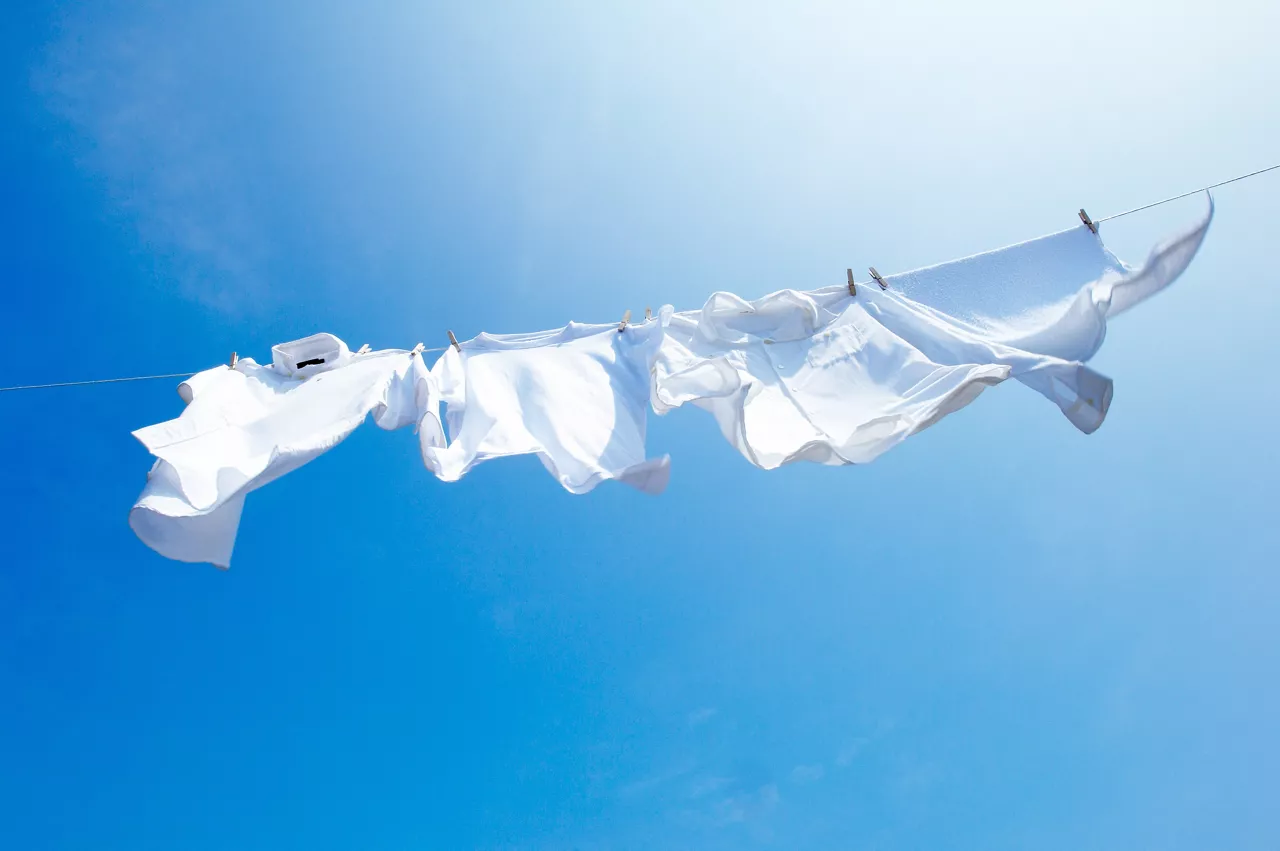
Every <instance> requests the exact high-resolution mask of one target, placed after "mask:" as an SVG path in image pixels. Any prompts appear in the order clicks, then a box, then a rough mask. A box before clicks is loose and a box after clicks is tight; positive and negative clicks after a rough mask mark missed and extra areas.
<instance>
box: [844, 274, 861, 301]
mask: <svg viewBox="0 0 1280 851" xmlns="http://www.w3.org/2000/svg"><path fill="white" fill-rule="evenodd" d="M844 271H845V274H846V275H848V276H849V295H857V294H858V285H857V284H855V283H854V282H853V270H852V269H845V270H844Z"/></svg>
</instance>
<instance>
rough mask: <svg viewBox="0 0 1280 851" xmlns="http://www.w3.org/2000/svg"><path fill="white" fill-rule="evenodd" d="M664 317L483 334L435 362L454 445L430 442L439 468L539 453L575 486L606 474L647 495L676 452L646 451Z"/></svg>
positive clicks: (447, 471)
mask: <svg viewBox="0 0 1280 851" xmlns="http://www.w3.org/2000/svg"><path fill="white" fill-rule="evenodd" d="M661 342H662V324H661V323H660V322H659V321H658V320H649V321H646V322H644V323H641V324H638V325H628V326H627V327H626V328H625V330H623V331H621V332H620V331H619V330H618V326H616V325H580V324H578V323H570V324H569V325H567V326H565V327H564V328H561V329H559V330H556V331H543V332H537V333H533V334H510V335H494V334H481V335H480V336H478V337H476V338H475V339H474V340H470V341H468V342H466V343H463V344H462V350H461V351H456V350H454V349H452V348H450V349H449V350H448V351H446V352H445V354H444V355H443V356H442V357H441V358H440V360H439V361H437V362H436V365H435V366H434V367H433V368H432V374H433V375H434V376H435V378H436V380H437V383H438V386H439V388H440V393H441V397H442V398H443V400H444V402H445V403H446V405H447V409H446V410H447V413H446V417H445V418H446V421H447V422H448V425H449V438H450V440H449V445H448V446H447V447H439V446H434V445H424V446H423V452H422V454H423V460H424V461H425V462H426V465H427V467H428V468H430V469H431V470H432V471H433V472H434V473H435V474H436V475H437V476H439V477H440V478H441V479H443V480H444V481H447V482H452V481H457V480H458V479H459V478H461V477H462V476H463V475H464V474H465V473H466V472H467V471H468V470H470V469H471V468H472V467H473V466H475V465H476V464H479V463H481V462H483V461H487V460H489V459H491V458H502V457H506V456H509V455H526V454H532V455H537V456H538V458H539V459H541V461H542V463H543V465H544V466H545V467H546V468H547V470H548V471H549V472H550V473H551V475H553V476H555V477H556V480H557V481H559V482H560V484H561V485H563V486H564V487H565V489H566V490H568V491H570V492H572V493H585V492H587V491H589V490H591V489H592V488H594V487H595V486H596V485H597V484H598V483H600V482H601V481H603V480H605V479H617V480H619V481H622V482H626V483H627V484H629V485H632V486H633V487H635V488H638V489H639V490H642V491H645V492H647V493H660V492H661V491H662V490H663V489H664V488H665V487H666V485H667V478H668V475H669V464H670V461H669V459H668V458H667V457H666V456H663V457H662V458H657V459H653V460H646V458H645V417H646V413H647V407H648V398H649V370H650V366H651V365H652V363H653V359H654V357H655V356H656V354H657V350H658V346H659V345H660V344H661Z"/></svg>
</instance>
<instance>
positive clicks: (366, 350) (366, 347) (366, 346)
mask: <svg viewBox="0 0 1280 851" xmlns="http://www.w3.org/2000/svg"><path fill="white" fill-rule="evenodd" d="M370 351H371V349H370V348H369V344H368V343H365V344H364V345H363V346H361V347H360V350H359V351H357V352H356V354H358V355H364V354H368V353H369V352H370Z"/></svg>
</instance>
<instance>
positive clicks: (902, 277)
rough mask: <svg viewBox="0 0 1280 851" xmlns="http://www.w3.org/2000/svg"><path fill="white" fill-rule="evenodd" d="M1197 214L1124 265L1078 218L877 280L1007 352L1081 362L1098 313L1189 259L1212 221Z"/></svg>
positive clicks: (1096, 342) (1099, 332) (1092, 350)
mask: <svg viewBox="0 0 1280 851" xmlns="http://www.w3.org/2000/svg"><path fill="white" fill-rule="evenodd" d="M1205 198H1206V210H1205V214H1204V216H1203V217H1202V218H1201V219H1200V220H1199V221H1197V222H1195V223H1194V224H1193V225H1191V226H1190V227H1188V228H1186V229H1185V230H1183V231H1181V232H1179V233H1177V234H1175V235H1174V236H1172V237H1170V238H1169V239H1166V240H1164V241H1162V242H1160V243H1159V244H1157V245H1156V246H1155V247H1154V248H1152V250H1151V253H1150V255H1149V256H1148V258H1147V262H1146V263H1145V264H1143V265H1142V266H1141V267H1139V268H1136V269H1135V268H1133V267H1131V266H1129V265H1128V264H1127V263H1125V262H1124V261H1123V260H1121V259H1120V258H1118V257H1116V256H1115V255H1114V254H1113V253H1111V251H1110V250H1109V249H1108V248H1107V247H1106V245H1105V244H1104V243H1103V241H1102V236H1101V234H1100V233H1093V232H1091V231H1090V230H1089V229H1088V228H1087V227H1085V226H1084V225H1079V226H1078V227H1074V228H1072V229H1070V230H1065V231H1062V232H1060V233H1056V234H1051V235H1049V236H1044V237H1040V238H1039V239H1033V240H1029V241H1027V242H1023V243H1019V244H1017V245H1012V246H1009V247H1007V248H1001V249H997V250H995V251H987V252H985V253H982V254H975V255H973V256H972V257H964V258H961V259H959V260H951V261H949V262H946V263H941V264H939V265H937V266H929V267H927V268H924V269H917V270H916V271H913V272H904V273H902V274H898V275H891V276H889V277H887V278H885V283H887V284H888V286H889V289H890V290H891V291H893V292H895V293H901V294H902V295H904V296H906V297H907V298H909V299H911V300H912V301H914V302H917V303H919V304H922V305H926V306H928V307H929V308H932V309H933V310H934V311H936V312H937V313H940V314H943V315H945V316H946V317H949V318H950V320H951V321H952V322H954V323H956V324H958V325H960V326H964V327H966V328H968V329H969V330H971V331H972V332H973V333H975V334H977V335H979V336H981V337H983V338H985V339H989V340H992V341H993V342H997V343H1002V344H1004V345H1006V346H1010V347H1012V348H1015V349H1021V350H1023V351H1026V352H1033V353H1036V354H1043V355H1051V356H1053V357H1056V358H1061V359H1063V360H1068V361H1087V360H1089V358H1091V357H1093V356H1094V355H1095V354H1096V353H1097V351H1098V349H1099V348H1101V346H1102V342H1103V340H1104V339H1105V337H1106V331H1107V320H1108V319H1109V318H1112V317H1114V316H1117V315H1119V314H1121V313H1123V312H1124V311H1126V310H1128V309H1130V308H1131V307H1133V306H1134V305H1136V304H1138V303H1139V302H1141V301H1144V300H1145V299H1148V298H1150V297H1151V296H1153V295H1155V294H1156V293H1158V292H1159V291H1160V290H1162V289H1164V288H1165V287H1167V286H1169V285H1170V284H1171V283H1173V282H1174V281H1175V280H1177V279H1178V276H1179V275H1181V274H1182V273H1183V271H1185V270H1186V268H1187V266H1189V265H1190V263H1191V261H1192V259H1193V258H1194V257H1195V255H1196V252H1197V251H1198V250H1199V249H1200V245H1201V244H1202V243H1203V242H1204V238H1205V235H1206V234H1207V233H1208V230H1209V224H1210V223H1211V222H1212V221H1213V197H1212V196H1210V195H1209V194H1208V193H1206V194H1205Z"/></svg>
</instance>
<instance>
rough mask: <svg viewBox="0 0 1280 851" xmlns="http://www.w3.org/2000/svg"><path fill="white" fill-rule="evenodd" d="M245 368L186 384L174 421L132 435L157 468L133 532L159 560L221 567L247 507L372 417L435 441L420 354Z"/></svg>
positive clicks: (337, 350) (315, 343)
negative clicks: (258, 493) (413, 428)
mask: <svg viewBox="0 0 1280 851" xmlns="http://www.w3.org/2000/svg"><path fill="white" fill-rule="evenodd" d="M273 360H274V363H273V364H272V366H260V365H259V364H257V363H255V362H254V361H253V359H251V358H244V359H242V360H241V361H239V363H237V364H236V367H235V368H234V369H231V368H229V367H226V366H220V367H216V368H214V369H209V370H205V371H204V372H201V373H198V374H196V375H194V376H192V377H191V378H189V379H187V380H186V381H185V382H183V383H182V384H181V385H180V386H179V388H178V391H179V393H180V394H181V395H182V397H183V399H184V400H185V401H186V402H187V408H186V410H184V411H183V412H182V415H181V416H179V417H178V418H177V419H173V420H169V421H168V422H164V423H159V424H157V425H153V426H148V427H146V428H142V429H139V430H137V431H135V432H134V436H135V437H137V438H138V440H140V441H141V442H142V443H143V445H144V446H146V447H147V449H148V450H149V451H150V452H151V453H152V454H153V455H155V456H156V457H157V459H159V460H158V461H157V462H156V464H155V466H154V467H153V468H152V470H151V473H150V474H149V476H148V481H147V487H146V488H145V489H144V490H143V492H142V495H141V497H139V499H138V502H137V504H136V505H135V506H134V508H133V511H132V512H131V513H130V515H129V524H130V526H132V527H133V530H134V532H135V533H136V534H137V535H138V537H139V538H140V539H142V541H143V542H144V543H145V544H147V546H149V547H151V548H152V549H153V550H155V551H156V552H158V553H160V554H161V555H164V556H166V557H168V558H172V559H177V560H178V561H190V562H210V563H213V564H216V565H218V566H219V567H227V566H229V564H230V561H231V551H232V548H233V546H234V544H235V536H236V531H237V529H238V527H239V522H240V512H241V510H242V508H243V504H244V496H245V494H247V493H248V492H249V491H252V490H255V489H257V488H260V487H262V486H263V485H265V484H267V483H269V482H271V481H274V480H275V479H278V478H279V477H281V476H283V475H285V474H286V473H288V472H290V471H292V470H296V469H297V468H298V467H301V466H302V465H303V464H305V463H307V462H308V461H310V460H312V459H313V458H316V457H317V456H319V455H321V454H323V453H324V452H326V451H328V450H329V449H331V448H332V447H334V446H336V445H337V444H338V443H340V442H341V441H342V440H343V439H344V438H346V436H347V435H348V434H350V433H351V432H352V431H353V430H354V429H355V428H356V426H358V425H360V423H361V422H363V421H364V419H365V417H366V416H367V415H368V414H370V413H372V414H373V416H374V420H375V421H376V422H377V424H378V425H379V426H381V427H382V428H384V429H395V428H400V427H402V426H406V425H418V426H419V427H420V436H421V440H422V441H423V442H424V443H425V444H430V443H432V442H433V441H434V442H437V443H442V442H443V430H442V429H441V426H440V420H439V398H438V395H437V393H436V389H435V380H434V379H433V378H432V377H431V374H430V372H429V370H428V369H427V367H426V366H425V364H423V362H422V358H421V357H420V356H419V355H416V354H412V353H410V352H405V351H400V350H383V351H376V352H369V353H366V354H357V355H353V354H351V353H350V352H349V351H348V350H347V347H346V346H345V345H343V344H342V341H340V340H338V339H337V338H336V337H333V336H332V335H328V334H324V335H315V336H313V337H308V338H306V339H305V340H299V341H295V342H294V343H286V344H283V345H281V346H277V347H275V349H274V350H273Z"/></svg>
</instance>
